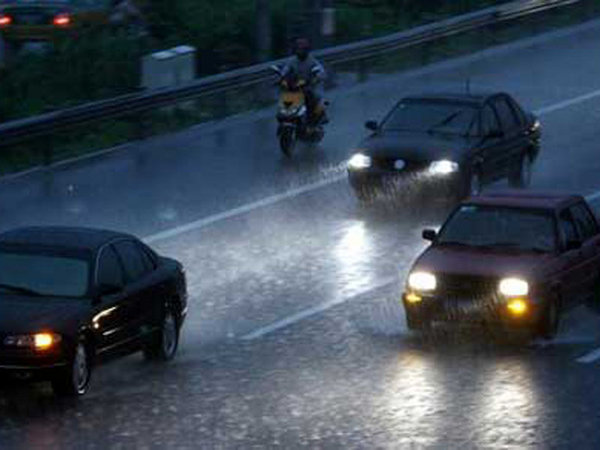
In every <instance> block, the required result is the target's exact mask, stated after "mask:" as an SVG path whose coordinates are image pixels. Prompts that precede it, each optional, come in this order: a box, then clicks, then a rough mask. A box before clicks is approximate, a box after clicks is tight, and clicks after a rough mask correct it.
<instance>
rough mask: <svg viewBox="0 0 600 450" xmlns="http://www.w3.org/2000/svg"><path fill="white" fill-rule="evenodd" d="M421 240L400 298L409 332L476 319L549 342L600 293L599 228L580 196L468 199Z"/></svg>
mask: <svg viewBox="0 0 600 450" xmlns="http://www.w3.org/2000/svg"><path fill="white" fill-rule="evenodd" d="M423 238H424V239H427V240H429V241H431V242H432V243H431V245H430V246H429V247H428V248H427V249H426V250H425V251H424V252H423V254H422V255H421V256H419V258H418V259H417V261H416V262H415V264H414V266H413V267H412V270H411V271H410V274H409V276H408V280H407V283H406V291H405V293H404V295H403V296H402V300H403V303H404V307H405V310H406V319H407V324H408V327H409V328H410V329H413V330H415V329H423V328H427V327H429V326H430V325H431V324H432V323H433V322H438V321H444V322H462V321H475V322H482V323H484V324H488V325H490V324H494V325H500V326H502V327H503V328H505V329H515V328H520V329H525V330H526V331H531V332H533V333H534V335H537V336H542V337H545V338H551V337H552V336H554V335H555V334H556V331H557V329H558V324H559V321H560V316H561V313H562V312H563V311H565V310H566V309H569V308H570V307H573V306H576V305H578V304H581V303H584V302H588V301H597V298H596V296H598V294H599V293H600V230H599V228H598V223H597V221H596V218H595V216H594V215H593V214H592V211H591V210H590V208H589V206H588V204H587V203H586V201H585V200H584V198H583V197H581V196H578V195H561V194H552V193H548V194H546V193H531V192H528V193H524V192H499V193H495V194H488V195H484V196H480V197H473V198H470V199H469V200H467V201H464V202H463V203H461V204H460V205H459V206H458V207H457V208H456V209H455V210H454V212H453V213H452V214H451V215H450V217H449V218H448V219H447V220H446V222H445V223H444V225H443V226H442V228H441V229H440V231H439V233H436V232H435V231H434V230H425V231H423Z"/></svg>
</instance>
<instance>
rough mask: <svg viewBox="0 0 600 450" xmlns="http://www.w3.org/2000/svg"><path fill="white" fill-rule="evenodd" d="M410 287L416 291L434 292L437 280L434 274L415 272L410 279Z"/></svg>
mask: <svg viewBox="0 0 600 450" xmlns="http://www.w3.org/2000/svg"><path fill="white" fill-rule="evenodd" d="M408 286H409V287H410V288H411V289H414V290H415V291H433V290H435V288H436V287H437V280H436V278H435V275H434V274H432V273H429V272H413V273H411V274H410V276H409V277H408Z"/></svg>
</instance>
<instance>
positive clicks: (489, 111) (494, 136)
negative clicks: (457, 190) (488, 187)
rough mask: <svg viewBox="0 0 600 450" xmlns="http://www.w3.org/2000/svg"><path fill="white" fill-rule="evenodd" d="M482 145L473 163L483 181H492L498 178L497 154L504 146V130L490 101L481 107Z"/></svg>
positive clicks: (477, 149) (477, 150)
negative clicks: (502, 135) (502, 136)
mask: <svg viewBox="0 0 600 450" xmlns="http://www.w3.org/2000/svg"><path fill="white" fill-rule="evenodd" d="M480 123H481V136H482V141H481V145H479V146H478V148H476V149H475V152H476V154H475V155H474V156H473V158H474V161H473V164H474V165H475V166H476V167H478V168H479V170H480V175H481V178H482V181H483V182H484V183H490V182H493V181H495V180H496V179H498V177H497V176H496V175H495V174H496V173H497V168H496V165H497V155H498V154H499V153H500V150H501V148H502V138H501V134H502V130H501V128H500V122H499V120H498V116H497V114H496V111H495V110H494V108H492V105H491V103H490V102H489V101H488V102H486V103H485V105H484V106H483V107H482V108H481V112H480Z"/></svg>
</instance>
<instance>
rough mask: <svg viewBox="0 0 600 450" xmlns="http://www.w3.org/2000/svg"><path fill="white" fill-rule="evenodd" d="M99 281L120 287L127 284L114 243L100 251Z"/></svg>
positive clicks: (99, 282)
mask: <svg viewBox="0 0 600 450" xmlns="http://www.w3.org/2000/svg"><path fill="white" fill-rule="evenodd" d="M97 282H98V284H99V285H101V284H106V285H108V286H118V287H121V286H123V285H124V284H125V277H124V274H123V268H122V266H121V262H120V261H119V257H118V256H117V254H116V252H115V250H114V249H113V247H112V245H110V246H108V247H105V248H104V249H103V250H102V252H101V253H100V257H99V258H98V275H97Z"/></svg>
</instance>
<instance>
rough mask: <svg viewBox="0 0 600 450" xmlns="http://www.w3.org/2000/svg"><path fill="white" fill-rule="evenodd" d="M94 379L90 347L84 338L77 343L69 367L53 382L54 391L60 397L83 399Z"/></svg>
mask: <svg viewBox="0 0 600 450" xmlns="http://www.w3.org/2000/svg"><path fill="white" fill-rule="evenodd" d="M91 378H92V358H91V354H90V347H89V346H88V345H87V343H86V341H85V339H84V338H80V339H79V340H78V341H77V345H76V346H75V350H74V352H73V356H72V357H71V360H70V361H69V365H68V366H67V367H66V368H65V369H64V370H63V371H61V373H60V375H58V376H57V377H56V378H55V379H53V380H52V390H53V391H54V393H55V394H56V395H58V396H60V397H73V398H77V397H82V396H83V395H85V393H86V392H87V391H88V387H89V384H90V380H91Z"/></svg>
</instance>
